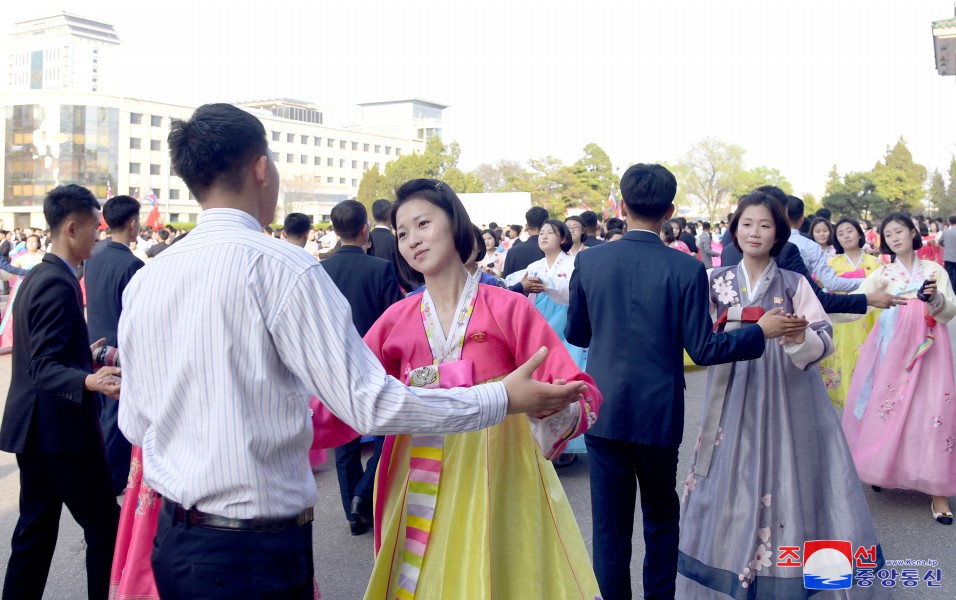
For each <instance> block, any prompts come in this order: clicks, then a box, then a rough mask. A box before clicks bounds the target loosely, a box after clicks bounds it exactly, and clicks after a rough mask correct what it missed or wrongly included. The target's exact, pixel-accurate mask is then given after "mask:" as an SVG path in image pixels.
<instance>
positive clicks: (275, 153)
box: [271, 150, 281, 161]
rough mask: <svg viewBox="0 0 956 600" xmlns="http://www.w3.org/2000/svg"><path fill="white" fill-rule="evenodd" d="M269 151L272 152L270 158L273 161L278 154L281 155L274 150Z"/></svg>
mask: <svg viewBox="0 0 956 600" xmlns="http://www.w3.org/2000/svg"><path fill="white" fill-rule="evenodd" d="M271 152H272V160H273V161H276V160H279V156H281V155H280V154H279V153H278V152H276V151H275V150H272V151H271Z"/></svg>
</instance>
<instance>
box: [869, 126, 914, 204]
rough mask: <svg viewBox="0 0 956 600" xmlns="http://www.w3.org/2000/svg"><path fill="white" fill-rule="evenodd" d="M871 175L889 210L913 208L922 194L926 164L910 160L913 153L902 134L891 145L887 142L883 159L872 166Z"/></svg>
mask: <svg viewBox="0 0 956 600" xmlns="http://www.w3.org/2000/svg"><path fill="white" fill-rule="evenodd" d="M870 179H871V181H872V182H873V183H874V184H875V185H876V191H877V192H878V193H879V194H880V195H881V196H882V197H883V198H885V199H886V200H887V202H889V204H890V207H891V209H892V210H896V211H911V210H913V209H916V208H918V207H919V206H920V203H921V201H922V200H923V198H924V195H925V192H924V190H923V184H924V183H925V182H926V167H924V166H923V165H920V164H917V163H915V162H914V161H913V155H912V154H911V153H910V151H909V148H907V147H906V140H904V139H903V138H902V137H900V139H899V141H898V142H896V145H894V146H893V147H892V148H890V147H889V146H887V148H886V154H885V155H884V157H883V160H881V161H879V162H877V163H876V166H875V167H873V171H872V174H871V177H870Z"/></svg>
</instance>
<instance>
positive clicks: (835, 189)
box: [823, 165, 891, 220]
mask: <svg viewBox="0 0 956 600" xmlns="http://www.w3.org/2000/svg"><path fill="white" fill-rule="evenodd" d="M876 191H877V186H876V183H874V181H873V174H872V173H847V174H846V175H844V176H843V177H842V179H841V178H840V176H839V174H838V173H837V170H836V165H834V167H833V169H832V170H831V171H830V175H829V179H828V181H827V186H826V192H825V195H824V196H823V206H824V207H825V208H828V209H830V211H831V212H832V213H833V217H834V220H837V219H839V218H842V217H852V218H854V219H868V220H873V219H879V218H881V217H882V216H883V215H885V214H886V213H887V212H890V210H891V209H890V204H889V203H888V202H887V201H886V199H885V198H883V196H881V195H880V194H878V193H876Z"/></svg>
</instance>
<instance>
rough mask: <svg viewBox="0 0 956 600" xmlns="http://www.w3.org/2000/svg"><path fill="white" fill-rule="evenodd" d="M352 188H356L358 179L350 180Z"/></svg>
mask: <svg viewBox="0 0 956 600" xmlns="http://www.w3.org/2000/svg"><path fill="white" fill-rule="evenodd" d="M352 187H358V179H353V180H352Z"/></svg>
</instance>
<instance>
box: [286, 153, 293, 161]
mask: <svg viewBox="0 0 956 600" xmlns="http://www.w3.org/2000/svg"><path fill="white" fill-rule="evenodd" d="M285 161H286V162H287V163H290V162H295V154H286V155H285Z"/></svg>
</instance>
